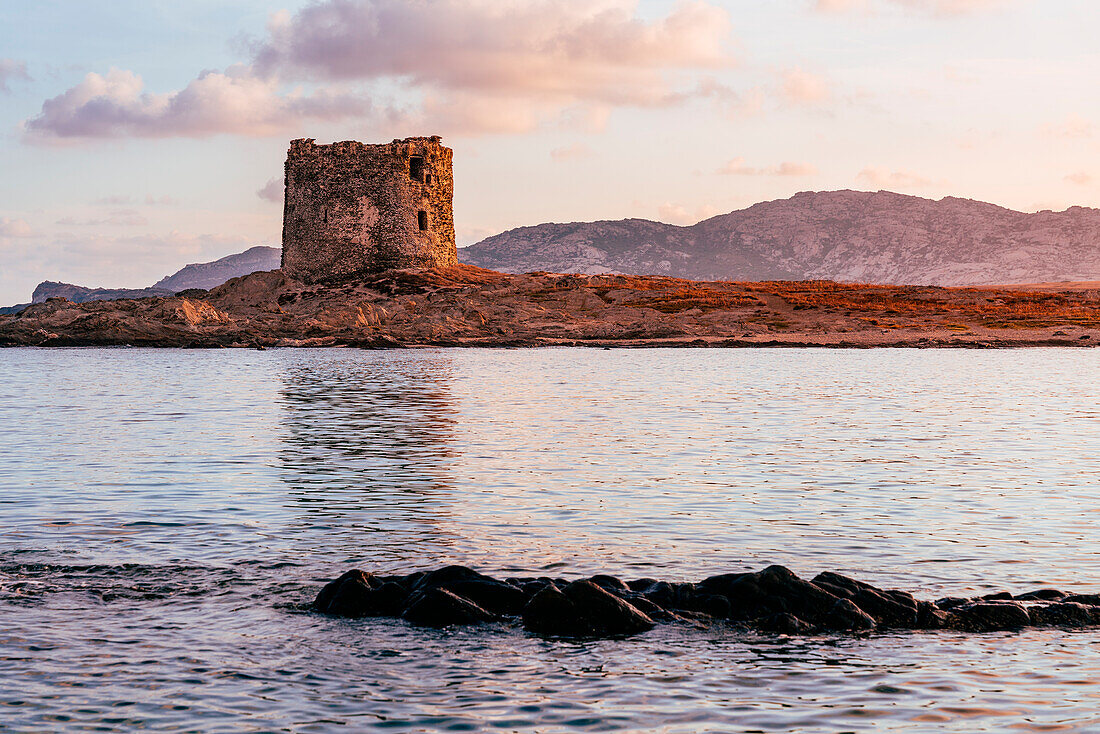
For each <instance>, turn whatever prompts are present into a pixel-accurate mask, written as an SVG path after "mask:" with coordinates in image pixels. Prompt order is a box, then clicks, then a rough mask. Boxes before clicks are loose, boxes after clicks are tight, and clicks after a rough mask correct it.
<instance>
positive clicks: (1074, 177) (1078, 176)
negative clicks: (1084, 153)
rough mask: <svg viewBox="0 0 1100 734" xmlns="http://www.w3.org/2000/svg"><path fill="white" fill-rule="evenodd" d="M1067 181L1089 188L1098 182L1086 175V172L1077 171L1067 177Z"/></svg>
mask: <svg viewBox="0 0 1100 734" xmlns="http://www.w3.org/2000/svg"><path fill="white" fill-rule="evenodd" d="M1066 181H1068V182H1069V183H1071V184H1077V185H1078V186H1089V185H1091V184H1092V183H1093V182H1095V181H1096V179H1095V178H1093V177H1092V176H1090V175H1089V174H1087V173H1085V172H1084V171H1077V172H1076V173H1071V174H1069V175H1068V176H1066Z"/></svg>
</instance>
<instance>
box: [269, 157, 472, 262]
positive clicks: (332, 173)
mask: <svg viewBox="0 0 1100 734" xmlns="http://www.w3.org/2000/svg"><path fill="white" fill-rule="evenodd" d="M451 155H452V153H451V149H450V148H446V147H444V146H443V145H442V144H441V143H440V138H439V137H438V136H433V137H430V138H406V139H404V140H394V141H393V142H392V143H387V144H383V145H367V144H364V143H358V142H355V141H344V142H340V143H332V144H331V145H317V144H316V143H314V142H313V140H310V139H301V140H294V141H292V142H291V144H290V151H289V153H288V154H287V159H286V194H285V197H286V198H285V202H284V206H283V257H282V268H283V272H285V273H286V274H287V275H288V276H289V277H291V278H294V279H297V280H302V281H305V282H310V283H312V282H318V281H325V280H338V279H341V278H346V277H348V276H352V275H355V274H357V273H371V272H381V271H383V270H387V269H390V268H430V267H446V266H450V265H454V264H455V263H457V262H458V258H457V253H456V250H455V232H454V214H453V210H452V201H453V198H454V177H453V174H452V172H451Z"/></svg>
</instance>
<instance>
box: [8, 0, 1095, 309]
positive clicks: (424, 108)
mask: <svg viewBox="0 0 1100 734" xmlns="http://www.w3.org/2000/svg"><path fill="white" fill-rule="evenodd" d="M1098 27H1100V3H1098V2H1096V0H1041V1H1040V0H693V1H690V2H663V1H658V0H641V1H639V2H631V1H630V0H589V1H587V2H572V1H570V0H435V1H429V0H315V1H313V2H289V3H287V2H263V1H261V0H236V1H235V2H232V3H226V2H224V1H223V0H187V2H178V0H177V1H174V2H161V1H160V0H112V1H111V2H104V3H88V2H84V1H83V0H68V1H66V0H35V2H14V1H8V0H5V1H4V2H0V172H2V173H0V257H2V263H3V265H2V267H0V305H7V304H10V303H15V302H20V301H26V300H29V297H30V292H31V290H32V289H33V287H34V286H35V284H36V283H38V282H39V281H41V280H45V279H51V280H63V281H67V282H74V283H80V284H84V285H93V286H110V287H139V286H145V285H149V284H151V283H152V282H154V281H156V280H158V279H159V278H160V277H162V276H163V275H166V274H168V273H169V272H172V271H174V270H176V269H178V268H179V267H181V266H182V265H184V264H186V263H189V262H201V261H205V260H210V259H214V258H217V257H221V256H223V255H227V254H231V253H233V252H239V251H241V250H243V249H245V248H247V247H249V246H251V245H255V244H268V245H278V244H279V233H280V227H281V195H282V194H281V177H282V163H283V160H284V158H285V155H286V148H287V143H288V141H289V140H290V139H292V138H295V137H312V138H316V139H317V140H318V141H319V142H331V141H333V140H346V139H356V140H362V141H366V142H385V141H388V140H390V139H392V138H395V137H406V136H409V135H431V134H440V135H442V136H443V138H444V143H445V144H447V145H449V146H451V147H452V148H453V149H454V151H455V162H454V166H455V178H456V193H455V220H456V225H457V229H458V236H459V244H460V245H464V244H470V243H472V242H475V241H477V240H479V239H481V238H482V237H484V236H487V235H489V234H495V233H496V232H499V231H502V230H504V229H507V228H510V227H514V226H519V225H525V224H536V223H539V222H546V221H577V220H592V219H618V218H623V217H643V218H648V219H658V220H662V221H666V222H673V223H678V224H686V223H692V222H695V221H697V220H699V219H701V218H705V217H707V216H711V215H713V214H717V213H723V212H727V211H731V210H733V209H737V208H741V207H744V206H748V205H750V204H752V203H755V202H757V201H763V200H768V199H775V198H781V197H786V196H789V195H791V194H793V193H796V192H798V191H804V190H830V189H844V188H855V189H863V190H877V189H890V190H894V191H900V192H903V193H910V194H915V195H919V196H926V197H931V198H940V197H943V196H947V195H953V196H963V197H969V198H975V199H981V200H984V201H991V202H994V203H996V204H1000V205H1003V206H1007V207H1010V208H1014V209H1019V210H1026V211H1035V210H1039V209H1064V208H1066V207H1069V206H1072V205H1084V206H1094V207H1095V206H1100V91H1098V89H1097V80H1098V79H1100V48H1098V46H1097V43H1096V29H1097V28H1098Z"/></svg>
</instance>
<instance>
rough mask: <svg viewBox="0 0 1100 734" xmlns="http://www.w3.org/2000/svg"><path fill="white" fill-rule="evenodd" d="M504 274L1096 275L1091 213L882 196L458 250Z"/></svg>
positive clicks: (895, 279)
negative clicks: (1024, 210) (681, 224)
mask: <svg viewBox="0 0 1100 734" xmlns="http://www.w3.org/2000/svg"><path fill="white" fill-rule="evenodd" d="M460 257H461V260H462V262H464V263H469V264H470V265H477V266H479V267H484V268H491V269H493V270H501V271H504V272H516V273H521V272H531V271H535V270H547V271H550V272H559V273H608V272H612V273H625V274H629V275H671V276H675V277H679V278H690V279H693V280H837V281H843V282H861V283H884V284H899V285H901V284H904V285H941V286H959V285H977V284H1003V283H1032V282H1043V281H1061V280H1074V281H1080V280H1097V279H1100V210H1098V209H1087V208H1083V207H1073V208H1071V209H1068V210H1066V211H1064V212H1050V211H1046V212H1038V213H1035V214H1025V213H1022V212H1016V211H1012V210H1009V209H1004V208H1001V207H998V206H994V205H992V204H985V203H982V202H979V201H972V200H970V199H958V198H952V197H948V198H945V199H941V200H940V201H932V200H930V199H921V198H918V197H915V196H904V195H902V194H894V193H890V192H888V191H879V192H876V193H871V192H863V191H830V192H820V193H801V194H797V195H795V196H793V197H791V198H789V199H781V200H778V201H769V202H763V203H761V204H756V205H754V206H751V207H749V208H748V209H743V210H741V211H735V212H731V213H729V214H723V215H720V216H717V217H712V218H711V219H707V220H704V221H702V222H699V223H698V224H695V225H693V226H690V227H678V226H675V225H672V224H663V223H660V222H650V221H646V220H642V219H626V220H622V221H613V222H580V223H571V224H540V225H538V226H534V227H521V228H519V229H513V230H509V231H507V232H504V233H502V234H499V235H496V236H493V237H489V238H488V239H485V240H483V241H481V242H479V243H477V244H475V245H471V246H470V247H466V248H463V250H462V252H461V254H460Z"/></svg>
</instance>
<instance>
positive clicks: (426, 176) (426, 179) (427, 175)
mask: <svg viewBox="0 0 1100 734" xmlns="http://www.w3.org/2000/svg"><path fill="white" fill-rule="evenodd" d="M431 182H432V174H430V173H425V174H424V183H426V184H430V183H431Z"/></svg>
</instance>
